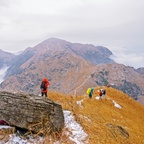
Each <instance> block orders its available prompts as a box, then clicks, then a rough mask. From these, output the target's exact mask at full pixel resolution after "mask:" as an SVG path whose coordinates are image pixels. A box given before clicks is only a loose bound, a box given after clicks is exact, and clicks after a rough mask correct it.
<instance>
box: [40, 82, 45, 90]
mask: <svg viewBox="0 0 144 144" xmlns="http://www.w3.org/2000/svg"><path fill="white" fill-rule="evenodd" d="M45 84H46V82H44V81H43V82H42V83H41V85H40V89H41V90H46V85H45Z"/></svg>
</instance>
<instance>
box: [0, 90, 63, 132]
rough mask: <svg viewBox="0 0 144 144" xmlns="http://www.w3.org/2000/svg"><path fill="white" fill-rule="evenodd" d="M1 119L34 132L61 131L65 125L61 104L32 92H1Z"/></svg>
mask: <svg viewBox="0 0 144 144" xmlns="http://www.w3.org/2000/svg"><path fill="white" fill-rule="evenodd" d="M0 119H1V120H4V121H6V122H7V123H8V124H9V125H10V126H14V127H18V128H22V129H26V130H30V131H33V132H36V133H38V132H40V131H41V132H42V133H45V132H46V133H47V132H59V131H61V130H62V128H63V126H64V115H63V110H62V107H61V105H60V104H57V103H55V102H53V101H52V100H50V99H48V98H46V97H41V96H37V95H32V94H23V93H9V92H4V91H3V92H0Z"/></svg>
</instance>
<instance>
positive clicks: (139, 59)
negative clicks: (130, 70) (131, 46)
mask: <svg viewBox="0 0 144 144" xmlns="http://www.w3.org/2000/svg"><path fill="white" fill-rule="evenodd" d="M112 51H113V56H111V58H112V59H113V60H114V61H115V62H117V63H120V64H124V65H126V66H132V67H134V68H139V67H144V64H143V62H144V54H143V53H142V54H134V53H128V52H127V50H126V49H124V48H122V49H120V48H118V50H116V51H115V50H112Z"/></svg>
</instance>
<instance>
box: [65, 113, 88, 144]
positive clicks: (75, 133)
mask: <svg viewBox="0 0 144 144" xmlns="http://www.w3.org/2000/svg"><path fill="white" fill-rule="evenodd" d="M64 118H65V126H66V128H68V130H69V131H70V132H67V135H68V136H69V138H70V140H72V141H73V142H75V143H76V144H84V143H85V144H87V143H88V142H87V136H88V135H87V134H86V133H85V132H84V131H83V128H82V127H81V126H80V124H78V123H77V122H76V121H75V119H74V116H73V115H72V113H71V112H70V111H64Z"/></svg>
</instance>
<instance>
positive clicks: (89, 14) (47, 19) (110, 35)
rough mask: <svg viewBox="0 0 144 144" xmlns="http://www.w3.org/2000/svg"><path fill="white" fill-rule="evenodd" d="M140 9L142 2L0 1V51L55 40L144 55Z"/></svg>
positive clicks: (139, 0)
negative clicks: (119, 49) (103, 46)
mask: <svg viewBox="0 0 144 144" xmlns="http://www.w3.org/2000/svg"><path fill="white" fill-rule="evenodd" d="M143 7H144V1H143V0H138V1H137V0H117V1H116V0H1V1H0V49H3V50H6V51H11V50H13V51H15V50H17V51H19V50H22V49H25V48H27V47H29V46H31V47H32V46H34V45H37V44H38V43H39V42H41V41H43V40H45V39H47V38H49V37H58V38H62V39H65V40H67V41H70V42H81V43H92V44H94V45H109V46H111V45H115V46H116V47H127V50H128V51H129V50H130V51H131V52H132V51H133V53H136V54H137V53H138V52H137V49H136V48H138V49H139V53H144V49H143V45H144V41H143V37H144V15H143V13H144V9H143Z"/></svg>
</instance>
